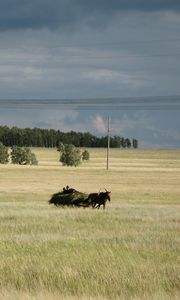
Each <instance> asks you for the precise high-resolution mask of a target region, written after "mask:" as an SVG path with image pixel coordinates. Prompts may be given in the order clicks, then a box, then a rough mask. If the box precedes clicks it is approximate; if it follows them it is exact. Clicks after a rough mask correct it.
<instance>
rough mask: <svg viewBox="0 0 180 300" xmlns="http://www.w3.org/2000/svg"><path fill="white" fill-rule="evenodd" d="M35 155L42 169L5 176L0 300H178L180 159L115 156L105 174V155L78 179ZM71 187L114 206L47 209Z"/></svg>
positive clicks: (8, 171) (48, 154)
mask: <svg viewBox="0 0 180 300" xmlns="http://www.w3.org/2000/svg"><path fill="white" fill-rule="evenodd" d="M35 151H36V152H37V155H38V156H39V161H40V165H39V166H38V167H18V166H10V165H8V166H3V167H1V169H0V173H1V174H0V176H1V186H0V238H1V243H0V257H1V260H0V299H7V300H9V299H45V300H46V299H47V300H49V299H79V298H80V299H136V300H139V299H141V300H142V299H154V300H155V299H163V300H164V299H165V300H167V299H178V296H179V290H180V274H179V269H180V263H179V260H178V258H179V254H180V253H179V252H180V251H179V229H180V226H179V224H180V218H179V199H180V188H179V179H180V165H179V162H180V152H179V151H176V150H174V151H173V150H172V151H167V152H165V151H160V150H159V151H153V150H152V151H140V150H139V151H134V152H132V151H119V152H118V151H116V150H115V151H114V152H112V159H111V164H112V162H114V161H116V164H114V165H113V164H112V165H111V169H110V170H109V172H107V171H105V170H104V169H103V168H104V167H103V166H104V160H102V158H101V157H102V156H103V155H104V154H105V152H104V151H103V150H92V153H91V155H92V160H91V162H89V163H87V164H84V165H83V166H81V167H80V168H77V169H76V168H74V169H73V168H70V169H69V168H62V167H60V166H59V164H58V163H57V162H56V159H57V153H56V151H53V150H49V151H48V150H47V149H45V150H44V149H35ZM97 165H99V168H97ZM66 184H69V185H72V186H74V187H75V188H77V189H79V190H82V191H85V192H91V191H98V190H99V188H103V187H106V188H108V189H110V190H112V203H110V204H108V207H107V210H106V211H102V210H99V211H97V210H92V209H89V208H88V209H77V208H56V207H54V206H49V205H48V204H47V201H48V199H49V197H50V196H51V194H52V193H54V192H56V191H58V190H59V189H60V188H62V186H64V185H66Z"/></svg>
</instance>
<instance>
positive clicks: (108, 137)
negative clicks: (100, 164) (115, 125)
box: [106, 116, 110, 170]
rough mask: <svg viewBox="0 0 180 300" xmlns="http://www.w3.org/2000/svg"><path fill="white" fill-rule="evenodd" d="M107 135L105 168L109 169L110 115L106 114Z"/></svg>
mask: <svg viewBox="0 0 180 300" xmlns="http://www.w3.org/2000/svg"><path fill="white" fill-rule="evenodd" d="M107 131H108V135H107V165H106V169H107V170H108V169H109V148H110V117H109V116H108V130H107Z"/></svg>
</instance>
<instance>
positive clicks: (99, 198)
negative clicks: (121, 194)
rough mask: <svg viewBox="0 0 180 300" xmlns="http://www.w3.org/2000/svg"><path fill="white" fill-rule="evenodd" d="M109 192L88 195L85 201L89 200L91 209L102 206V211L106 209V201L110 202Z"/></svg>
mask: <svg viewBox="0 0 180 300" xmlns="http://www.w3.org/2000/svg"><path fill="white" fill-rule="evenodd" d="M110 194H111V192H108V191H107V190H106V192H101V193H92V194H89V196H88V199H87V200H91V204H92V208H98V209H99V208H100V206H101V205H103V209H105V207H106V202H107V200H109V201H111V197H110Z"/></svg>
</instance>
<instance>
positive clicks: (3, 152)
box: [0, 143, 9, 164]
mask: <svg viewBox="0 0 180 300" xmlns="http://www.w3.org/2000/svg"><path fill="white" fill-rule="evenodd" d="M8 161H9V154H8V148H7V147H6V146H4V145H3V144H2V143H0V164H7V163H8Z"/></svg>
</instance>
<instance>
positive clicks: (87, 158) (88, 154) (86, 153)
mask: <svg viewBox="0 0 180 300" xmlns="http://www.w3.org/2000/svg"><path fill="white" fill-rule="evenodd" d="M89 159H90V153H89V151H87V150H84V151H83V153H82V160H89Z"/></svg>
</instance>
